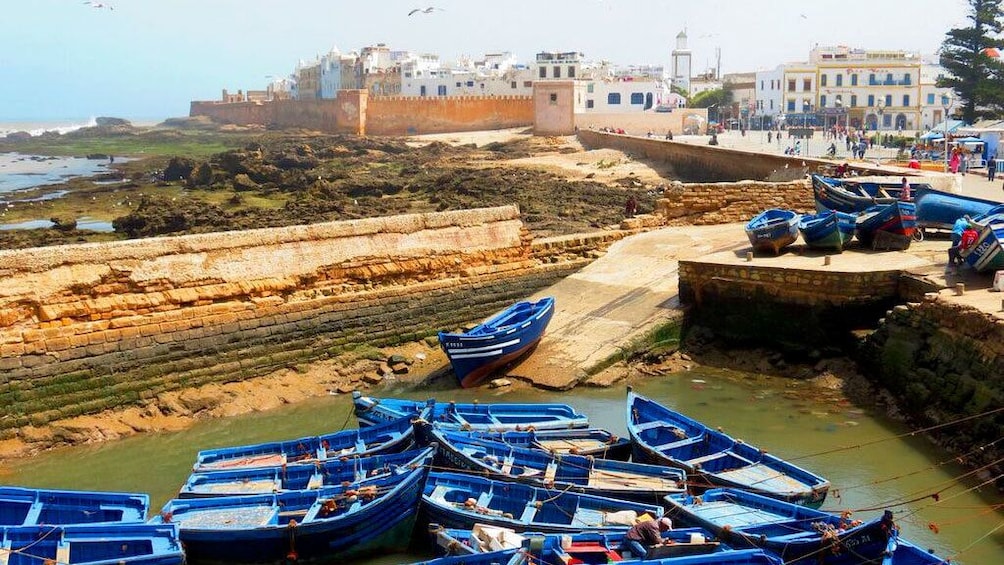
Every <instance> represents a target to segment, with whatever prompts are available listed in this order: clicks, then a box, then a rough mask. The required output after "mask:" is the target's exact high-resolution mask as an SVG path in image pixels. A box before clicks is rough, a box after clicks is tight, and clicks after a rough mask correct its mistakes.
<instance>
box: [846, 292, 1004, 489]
mask: <svg viewBox="0 0 1004 565" xmlns="http://www.w3.org/2000/svg"><path fill="white" fill-rule="evenodd" d="M943 292H948V291H943ZM859 362H860V363H861V365H862V367H863V368H864V369H865V372H866V374H868V375H869V376H871V377H872V378H873V379H874V380H875V381H876V382H877V383H878V384H880V385H881V386H882V387H883V388H885V389H886V390H888V391H889V392H890V393H891V395H892V396H893V397H894V398H896V399H897V404H898V405H899V407H900V409H901V410H903V412H904V413H906V414H907V415H908V416H909V417H910V418H911V420H913V421H914V424H915V427H927V426H932V425H937V424H943V423H947V422H952V421H956V420H959V419H962V418H965V417H967V416H973V415H977V414H981V413H984V412H987V411H990V410H993V409H995V408H1000V407H1002V406H1004V321H1002V320H1001V319H1000V318H998V317H996V316H994V315H993V314H988V313H986V312H982V311H980V310H977V309H975V308H972V307H969V306H964V305H959V304H953V303H951V302H950V301H947V300H944V299H940V298H938V295H937V294H928V295H926V296H925V297H924V299H923V300H922V301H920V302H915V303H909V304H904V305H900V306H896V307H895V308H893V309H892V310H891V311H889V312H888V313H887V314H886V316H885V317H884V319H883V320H882V323H881V324H879V327H878V329H877V330H876V331H875V332H874V333H872V334H871V335H870V336H869V337H868V339H866V340H865V343H864V345H863V347H862V348H861V355H860V359H859ZM934 436H935V437H937V438H938V440H939V442H941V443H942V444H943V445H945V446H946V447H947V448H949V449H950V450H952V451H953V452H955V453H968V454H969V455H968V457H967V459H968V460H967V461H966V463H967V464H968V465H969V466H971V467H979V466H981V465H984V464H988V463H990V462H992V461H1000V459H1001V457H1004V449H1001V446H1000V445H995V444H993V442H995V441H997V440H999V439H1000V438H1001V437H1004V414H1001V413H1000V412H998V413H996V414H994V415H993V416H987V417H983V418H978V419H974V420H971V421H969V422H967V423H965V424H962V425H956V426H951V427H947V428H945V429H943V430H940V431H938V432H935V433H934ZM976 447H980V449H979V450H977V451H974V448H976ZM1001 473H1004V465H1001V464H1000V463H997V464H996V465H994V466H992V467H990V468H988V469H987V470H986V471H985V472H983V473H981V476H982V477H991V476H996V477H1000V476H1001ZM997 484H998V487H1004V482H1002V481H1000V480H998V481H997Z"/></svg>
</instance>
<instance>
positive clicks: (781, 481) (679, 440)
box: [627, 387, 830, 506]
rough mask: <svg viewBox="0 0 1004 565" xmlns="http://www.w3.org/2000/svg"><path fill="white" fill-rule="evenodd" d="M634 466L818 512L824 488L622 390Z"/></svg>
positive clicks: (750, 448)
mask: <svg viewBox="0 0 1004 565" xmlns="http://www.w3.org/2000/svg"><path fill="white" fill-rule="evenodd" d="M627 408H628V416H627V420H628V433H629V434H630V435H631V441H632V442H633V443H634V460H635V461H641V462H644V463H651V464H656V465H670V466H673V467H679V468H681V469H683V470H685V471H687V473H689V474H690V480H691V481H692V483H694V484H702V483H703V484H704V485H706V486H712V485H718V486H727V487H734V488H739V489H746V490H750V491H753V492H758V493H761V494H764V495H766V496H770V497H773V498H777V499H780V500H786V501H789V502H795V503H799V504H811V505H814V506H819V505H820V504H822V503H823V500H824V499H825V498H826V493H827V491H829V488H830V482H829V481H827V480H826V479H824V478H822V477H820V476H818V475H816V474H814V473H811V472H809V471H806V470H805V469H802V468H801V467H798V466H796V465H794V464H792V463H788V462H787V461H784V460H783V459H780V458H778V457H775V456H773V455H770V454H768V453H766V452H765V451H763V450H762V449H759V448H756V447H754V446H752V445H749V444H746V443H744V442H742V441H739V440H736V439H733V438H732V437H730V436H729V435H727V434H725V433H723V432H720V431H717V430H713V429H711V428H709V427H707V426H705V425H704V424H702V423H700V422H698V421H697V420H694V419H691V418H688V417H687V416H684V415H683V414H680V413H679V412H676V411H674V410H670V409H669V408H667V407H665V406H663V405H661V404H659V403H658V402H655V401H654V400H649V399H648V398H645V397H644V396H641V395H639V394H635V392H634V391H632V390H631V388H630V387H629V388H628V397H627Z"/></svg>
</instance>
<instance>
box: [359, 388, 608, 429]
mask: <svg viewBox="0 0 1004 565" xmlns="http://www.w3.org/2000/svg"><path fill="white" fill-rule="evenodd" d="M352 401H353V403H355V410H356V417H357V418H359V425H360V426H372V425H375V424H379V423H380V422H386V421H389V420H395V419H398V418H418V417H421V418H424V419H425V420H427V421H429V422H435V423H436V424H437V425H439V426H440V427H444V428H453V429H459V430H464V431H508V430H516V431H520V430H529V429H533V430H561V429H572V428H588V427H589V419H588V418H586V417H585V416H584V415H582V414H580V413H578V412H576V411H575V409H574V408H572V407H571V406H569V405H567V404H516V403H513V404H507V403H498V404H479V403H477V402H473V403H466V404H465V403H459V402H448V403H437V402H436V401H435V400H431V399H430V400H423V401H415V400H401V399H397V398H373V397H370V396H363V395H362V393H360V392H359V391H354V392H353V393H352ZM427 408H428V410H429V412H428V413H423V411H424V410H426V409H427Z"/></svg>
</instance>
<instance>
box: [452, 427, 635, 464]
mask: <svg viewBox="0 0 1004 565" xmlns="http://www.w3.org/2000/svg"><path fill="white" fill-rule="evenodd" d="M465 433H468V434H470V435H471V436H472V437H479V438H484V439H490V440H493V441H500V442H502V443H507V444H509V445H515V446H519V447H530V448H533V449H543V450H544V451H549V452H551V453H569V454H572V455H587V456H590V457H598V458H600V459H616V460H619V461H627V460H628V459H629V458H630V457H631V440H630V439H628V438H626V437H617V436H616V435H614V434H613V433H611V432H609V431H607V430H604V429H601V428H576V429H572V430H539V431H538V430H531V431H524V432H517V431H509V432H465Z"/></svg>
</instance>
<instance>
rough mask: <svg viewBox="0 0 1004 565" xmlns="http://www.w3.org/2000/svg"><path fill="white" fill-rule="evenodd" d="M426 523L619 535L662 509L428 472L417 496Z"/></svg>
mask: <svg viewBox="0 0 1004 565" xmlns="http://www.w3.org/2000/svg"><path fill="white" fill-rule="evenodd" d="M422 510H423V512H424V513H425V521H426V522H428V523H436V524H440V525H442V526H443V527H446V528H473V527H474V524H489V525H492V526H500V527H503V528H512V529H514V530H516V531H518V532H522V531H534V532H545V533H577V532H584V531H597V530H624V531H627V529H628V528H630V527H631V525H632V524H633V523H634V520H635V519H636V518H637V517H638V516H640V515H642V514H648V515H649V516H651V517H653V518H655V517H659V516H662V507H660V506H653V505H651V504H641V503H639V502H631V501H627V500H617V499H614V498H606V497H601V496H592V495H588V494H578V493H573V492H563V491H561V490H557V489H548V488H539V487H534V486H530V485H525V484H521V483H513V482H505V481H494V480H492V479H487V478H484V477H478V476H475V475H467V474H462V473H447V472H432V473H429V478H428V479H427V480H426V482H425V491H424V493H423V494H422Z"/></svg>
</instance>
